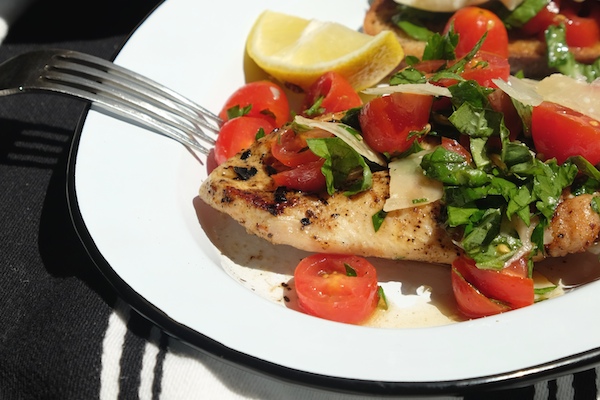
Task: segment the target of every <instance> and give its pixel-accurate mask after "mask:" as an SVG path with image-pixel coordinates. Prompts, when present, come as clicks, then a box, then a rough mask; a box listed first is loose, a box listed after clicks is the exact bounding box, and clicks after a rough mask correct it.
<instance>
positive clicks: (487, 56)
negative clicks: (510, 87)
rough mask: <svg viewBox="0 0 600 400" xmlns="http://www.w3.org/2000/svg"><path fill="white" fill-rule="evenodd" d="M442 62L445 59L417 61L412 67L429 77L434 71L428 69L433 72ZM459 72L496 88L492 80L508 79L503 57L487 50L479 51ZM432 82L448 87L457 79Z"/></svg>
mask: <svg viewBox="0 0 600 400" xmlns="http://www.w3.org/2000/svg"><path fill="white" fill-rule="evenodd" d="M459 61H460V59H459V60H456V61H450V62H447V63H448V65H449V66H452V65H454V64H456V63H457V62H459ZM444 63H445V61H443V60H433V61H428V62H421V63H418V64H416V65H415V66H414V68H416V69H418V70H419V71H421V72H423V73H425V74H426V75H427V76H428V77H431V76H433V75H434V73H430V72H428V70H430V69H433V71H432V72H435V71H436V70H437V69H436V66H439V67H441V66H443V65H444ZM439 67H438V68H439ZM459 73H460V75H461V76H462V77H463V78H464V79H467V80H474V81H476V82H477V83H478V84H480V85H481V86H485V87H489V88H496V87H497V86H496V84H494V82H492V80H493V79H502V80H508V77H509V75H510V65H509V63H508V60H507V59H506V58H505V57H502V56H499V55H497V54H494V53H490V52H487V51H479V52H477V54H476V55H475V56H474V57H473V58H472V59H471V60H469V62H468V63H467V64H466V65H465V66H464V70H463V71H459ZM432 83H433V84H437V85H441V86H446V87H448V86H451V85H454V84H456V83H457V80H456V79H448V78H444V79H440V80H438V81H437V82H432Z"/></svg>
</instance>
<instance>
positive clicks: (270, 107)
mask: <svg viewBox="0 0 600 400" xmlns="http://www.w3.org/2000/svg"><path fill="white" fill-rule="evenodd" d="M235 106H239V107H240V108H244V107H247V106H252V108H251V109H250V112H249V113H248V114H246V115H247V116H250V117H263V118H267V119H269V120H271V122H273V125H275V126H276V127H278V128H279V127H281V126H282V125H283V124H285V123H286V122H287V121H288V119H289V117H290V106H289V102H288V98H287V96H286V94H285V92H284V91H283V89H282V88H281V87H280V86H278V85H276V84H275V83H273V82H269V81H257V82H250V83H248V84H246V85H244V86H242V87H240V88H239V89H238V90H236V91H235V92H234V93H233V94H232V95H231V96H230V97H229V98H228V99H227V101H226V102H225V105H224V106H223V108H222V109H221V112H219V117H220V118H221V119H222V120H223V121H227V120H228V119H230V118H228V116H227V111H228V110H229V109H230V108H232V107H235Z"/></svg>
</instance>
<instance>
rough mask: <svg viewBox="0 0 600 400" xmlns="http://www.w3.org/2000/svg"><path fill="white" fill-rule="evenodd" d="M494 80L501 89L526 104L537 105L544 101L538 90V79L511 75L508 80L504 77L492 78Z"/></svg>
mask: <svg viewBox="0 0 600 400" xmlns="http://www.w3.org/2000/svg"><path fill="white" fill-rule="evenodd" d="M492 81H493V82H494V83H495V84H496V86H498V88H499V89H500V90H502V91H504V92H505V93H506V94H507V95H509V96H510V97H512V98H513V99H515V100H517V101H519V102H520V103H522V104H524V105H526V106H537V105H539V104H540V103H541V102H542V101H543V98H542V96H540V95H539V93H538V92H537V90H536V85H537V83H538V82H537V81H534V80H531V79H519V78H517V77H514V76H509V77H508V81H503V80H502V79H492Z"/></svg>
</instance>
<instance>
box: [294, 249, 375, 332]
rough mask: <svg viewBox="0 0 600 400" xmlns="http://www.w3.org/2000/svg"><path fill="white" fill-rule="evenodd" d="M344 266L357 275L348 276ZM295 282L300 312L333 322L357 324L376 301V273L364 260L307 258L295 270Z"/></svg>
mask: <svg viewBox="0 0 600 400" xmlns="http://www.w3.org/2000/svg"><path fill="white" fill-rule="evenodd" d="M347 266H348V267H350V268H351V270H352V271H353V272H354V273H355V275H356V276H351V275H349V274H348V272H347ZM294 282H295V287H296V292H297V294H298V302H299V305H300V308H301V310H302V311H304V312H305V313H307V314H310V315H314V316H317V317H320V318H325V319H329V320H332V321H338V322H345V323H348V324H360V323H362V322H364V321H365V320H366V319H367V318H369V317H370V316H371V314H372V313H373V311H374V310H375V308H376V307H377V303H378V301H379V296H378V283H377V271H376V270H375V267H374V266H373V265H372V264H371V263H370V262H369V261H367V260H366V259H365V258H363V257H358V256H352V255H340V254H314V255H311V256H308V257H306V258H304V259H302V260H301V261H300V263H299V264H298V266H297V267H296V270H295V272H294Z"/></svg>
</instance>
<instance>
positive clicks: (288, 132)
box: [271, 129, 331, 167]
mask: <svg viewBox="0 0 600 400" xmlns="http://www.w3.org/2000/svg"><path fill="white" fill-rule="evenodd" d="M330 136H331V134H330V133H328V132H326V131H324V130H321V129H313V130H310V131H308V132H302V133H296V132H294V131H293V130H292V129H285V130H284V131H283V132H281V133H279V134H278V135H277V138H276V139H275V140H274V141H273V144H272V145H271V153H272V154H273V156H274V157H275V158H276V159H277V160H278V161H279V162H281V163H282V164H283V165H286V166H288V167H297V166H298V165H300V164H306V163H308V162H312V161H316V160H318V159H319V156H317V155H316V154H314V153H313V152H312V151H310V149H309V148H308V145H307V144H306V139H307V138H324V137H330Z"/></svg>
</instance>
